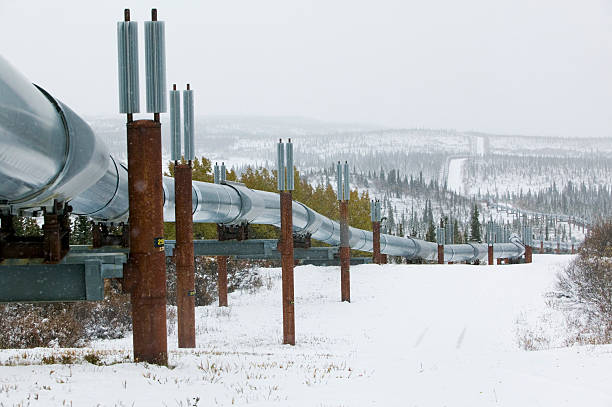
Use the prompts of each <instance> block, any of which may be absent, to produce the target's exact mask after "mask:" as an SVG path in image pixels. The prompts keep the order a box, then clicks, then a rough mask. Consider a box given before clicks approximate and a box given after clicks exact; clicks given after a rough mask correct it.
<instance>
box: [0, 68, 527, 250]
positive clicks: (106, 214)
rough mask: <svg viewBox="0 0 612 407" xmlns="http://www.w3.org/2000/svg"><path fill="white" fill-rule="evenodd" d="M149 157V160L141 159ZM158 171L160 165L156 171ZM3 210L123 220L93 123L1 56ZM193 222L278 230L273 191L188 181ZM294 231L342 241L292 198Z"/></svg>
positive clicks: (360, 235)
mask: <svg viewBox="0 0 612 407" xmlns="http://www.w3.org/2000/svg"><path fill="white" fill-rule="evenodd" d="M143 159H146V158H143ZM160 170H161V168H160ZM0 175H1V176H2V183H1V184H0V212H2V213H12V214H25V215H28V214H32V213H33V212H34V211H37V210H39V209H40V208H41V207H51V205H52V204H53V201H54V200H57V201H64V202H67V201H69V202H70V205H71V206H72V208H73V213H74V214H78V215H86V216H88V217H90V218H92V219H94V220H97V221H102V222H121V221H127V218H128V210H129V205H128V189H127V168H126V167H125V166H123V165H121V164H119V163H118V162H117V161H116V160H115V159H114V158H113V157H112V156H111V155H110V154H109V152H108V149H107V148H106V146H105V145H104V143H103V142H102V141H101V140H100V139H99V138H98V137H96V135H95V134H94V133H93V131H92V130H91V128H90V127H89V126H88V125H87V124H86V123H85V122H84V121H83V120H82V119H81V118H80V117H79V116H78V115H77V114H76V113H74V112H73V111H72V110H70V109H69V108H68V107H67V106H65V105H64V104H63V103H61V102H59V101H58V100H56V99H55V98H53V97H52V96H51V95H50V94H49V93H47V92H46V91H45V90H43V89H42V88H40V87H37V86H35V85H32V84H30V83H29V82H28V81H27V79H26V78H24V77H23V76H22V75H21V74H20V73H19V72H17V70H15V69H14V68H13V67H12V66H11V65H10V64H9V63H8V62H7V61H6V60H5V59H4V58H2V57H0ZM192 188H193V191H192V208H193V220H194V222H203V223H217V224H225V225H237V224H244V223H253V224H267V225H274V226H277V227H280V200H279V196H278V194H276V193H272V192H265V191H257V190H252V189H249V188H247V187H246V186H244V185H242V184H239V183H232V182H227V183H225V184H212V183H205V182H197V181H194V182H193V186H192ZM163 189H164V220H165V221H170V222H172V221H174V202H175V197H174V179H173V178H164V181H163ZM292 209H293V228H294V232H295V233H298V234H303V235H306V234H308V235H311V237H312V238H313V239H316V240H319V241H321V242H325V243H329V244H331V245H338V244H339V243H340V225H339V223H338V222H336V221H333V220H331V219H329V218H327V217H325V216H323V215H321V214H319V213H317V212H315V211H313V210H312V209H310V208H308V207H307V206H305V205H303V204H301V203H300V202H296V201H293V204H292ZM349 233H350V240H349V242H350V247H351V248H352V249H356V250H362V251H369V252H371V251H373V234H372V232H369V231H365V230H361V229H356V228H352V227H351V228H349ZM380 250H381V253H384V254H388V255H393V256H402V257H406V258H422V259H425V260H435V259H436V258H437V244H436V243H432V242H425V241H422V240H418V239H413V238H403V237H398V236H392V235H386V234H381V236H380ZM493 250H494V255H495V257H496V258H516V257H520V256H522V255H523V253H524V251H525V247H524V245H523V244H522V243H521V240H520V238H519V237H518V236H517V235H512V236H511V238H510V243H497V244H495V245H494V249H493ZM486 258H487V245H486V244H476V243H469V244H451V245H446V246H444V260H445V261H452V262H460V261H475V260H484V259H486Z"/></svg>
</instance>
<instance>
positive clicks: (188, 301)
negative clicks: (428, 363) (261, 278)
mask: <svg viewBox="0 0 612 407" xmlns="http://www.w3.org/2000/svg"><path fill="white" fill-rule="evenodd" d="M191 197H192V188H191V165H189V164H178V163H177V164H176V165H175V166H174V200H175V208H174V210H175V222H176V248H175V249H174V255H175V259H176V305H177V320H178V347H179V348H195V264H194V257H193V215H192V206H191V203H192V200H191Z"/></svg>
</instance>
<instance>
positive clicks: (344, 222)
mask: <svg viewBox="0 0 612 407" xmlns="http://www.w3.org/2000/svg"><path fill="white" fill-rule="evenodd" d="M350 267H351V249H350V247H349V228H348V201H347V200H342V201H340V297H341V300H342V301H346V302H351V276H350Z"/></svg>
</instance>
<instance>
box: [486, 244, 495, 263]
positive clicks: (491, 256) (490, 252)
mask: <svg viewBox="0 0 612 407" xmlns="http://www.w3.org/2000/svg"><path fill="white" fill-rule="evenodd" d="M487 254H488V262H489V266H493V265H494V264H495V263H494V259H493V245H492V244H490V245H489V247H488V253H487Z"/></svg>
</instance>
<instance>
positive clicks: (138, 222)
mask: <svg viewBox="0 0 612 407" xmlns="http://www.w3.org/2000/svg"><path fill="white" fill-rule="evenodd" d="M127 141H128V146H127V147H128V148H127V150H128V168H129V172H128V191H129V204H130V221H129V227H130V254H129V260H128V266H127V276H126V278H127V283H128V284H127V285H128V289H129V291H130V294H131V296H130V298H131V302H132V324H133V332H134V335H133V346H134V360H135V361H136V362H148V363H155V364H160V365H167V364H168V349H167V338H166V335H167V334H166V256H165V253H164V237H163V236H164V223H163V222H164V220H163V189H162V172H161V168H162V156H161V123H159V121H152V120H137V121H132V122H128V123H127Z"/></svg>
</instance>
